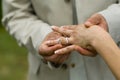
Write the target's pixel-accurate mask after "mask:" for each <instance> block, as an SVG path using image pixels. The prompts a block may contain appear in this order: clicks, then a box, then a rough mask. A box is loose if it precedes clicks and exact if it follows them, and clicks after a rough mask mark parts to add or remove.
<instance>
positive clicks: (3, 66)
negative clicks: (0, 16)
mask: <svg viewBox="0 0 120 80" xmlns="http://www.w3.org/2000/svg"><path fill="white" fill-rule="evenodd" d="M27 69H28V66H27V51H26V49H25V48H21V47H19V46H18V45H17V42H16V41H15V39H14V38H12V37H11V36H10V35H9V34H8V33H7V32H6V31H5V30H4V28H3V27H1V26H0V80H26V76H27Z"/></svg>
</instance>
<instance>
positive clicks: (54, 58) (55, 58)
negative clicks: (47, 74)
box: [44, 54, 67, 64]
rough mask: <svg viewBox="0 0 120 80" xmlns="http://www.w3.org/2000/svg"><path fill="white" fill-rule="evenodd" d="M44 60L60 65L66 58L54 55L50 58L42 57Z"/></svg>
mask: <svg viewBox="0 0 120 80" xmlns="http://www.w3.org/2000/svg"><path fill="white" fill-rule="evenodd" d="M44 58H45V60H47V61H50V62H53V63H56V64H61V63H63V62H64V61H65V60H66V59H67V58H66V56H64V55H57V54H54V55H52V56H48V57H44Z"/></svg>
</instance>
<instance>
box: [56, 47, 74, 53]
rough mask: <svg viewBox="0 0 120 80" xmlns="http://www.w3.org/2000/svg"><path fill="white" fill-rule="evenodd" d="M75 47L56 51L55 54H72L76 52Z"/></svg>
mask: <svg viewBox="0 0 120 80" xmlns="http://www.w3.org/2000/svg"><path fill="white" fill-rule="evenodd" d="M75 47H76V46H75V45H70V46H67V47H65V48H62V49H59V50H56V51H55V54H69V53H70V52H72V51H74V50H75Z"/></svg>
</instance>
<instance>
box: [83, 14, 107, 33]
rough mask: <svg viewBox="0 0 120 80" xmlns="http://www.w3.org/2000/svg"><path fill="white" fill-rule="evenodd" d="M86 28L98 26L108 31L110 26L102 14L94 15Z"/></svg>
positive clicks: (86, 24) (87, 22)
mask: <svg viewBox="0 0 120 80" xmlns="http://www.w3.org/2000/svg"><path fill="white" fill-rule="evenodd" d="M84 24H85V26H87V27H91V26H93V25H98V26H100V27H102V28H103V29H105V30H106V31H108V24H107V22H106V20H105V18H104V17H103V16H102V15H101V14H94V15H92V16H91V17H90V18H89V19H88V20H87V21H86V22H85V23H84Z"/></svg>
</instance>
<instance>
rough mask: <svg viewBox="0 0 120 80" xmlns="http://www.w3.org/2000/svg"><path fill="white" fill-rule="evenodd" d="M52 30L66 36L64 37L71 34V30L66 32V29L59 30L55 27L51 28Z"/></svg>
mask: <svg viewBox="0 0 120 80" xmlns="http://www.w3.org/2000/svg"><path fill="white" fill-rule="evenodd" d="M52 29H53V30H54V31H56V32H59V33H61V34H62V35H66V36H70V34H71V33H72V32H73V31H72V30H68V29H65V28H60V27H56V26H52Z"/></svg>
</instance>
